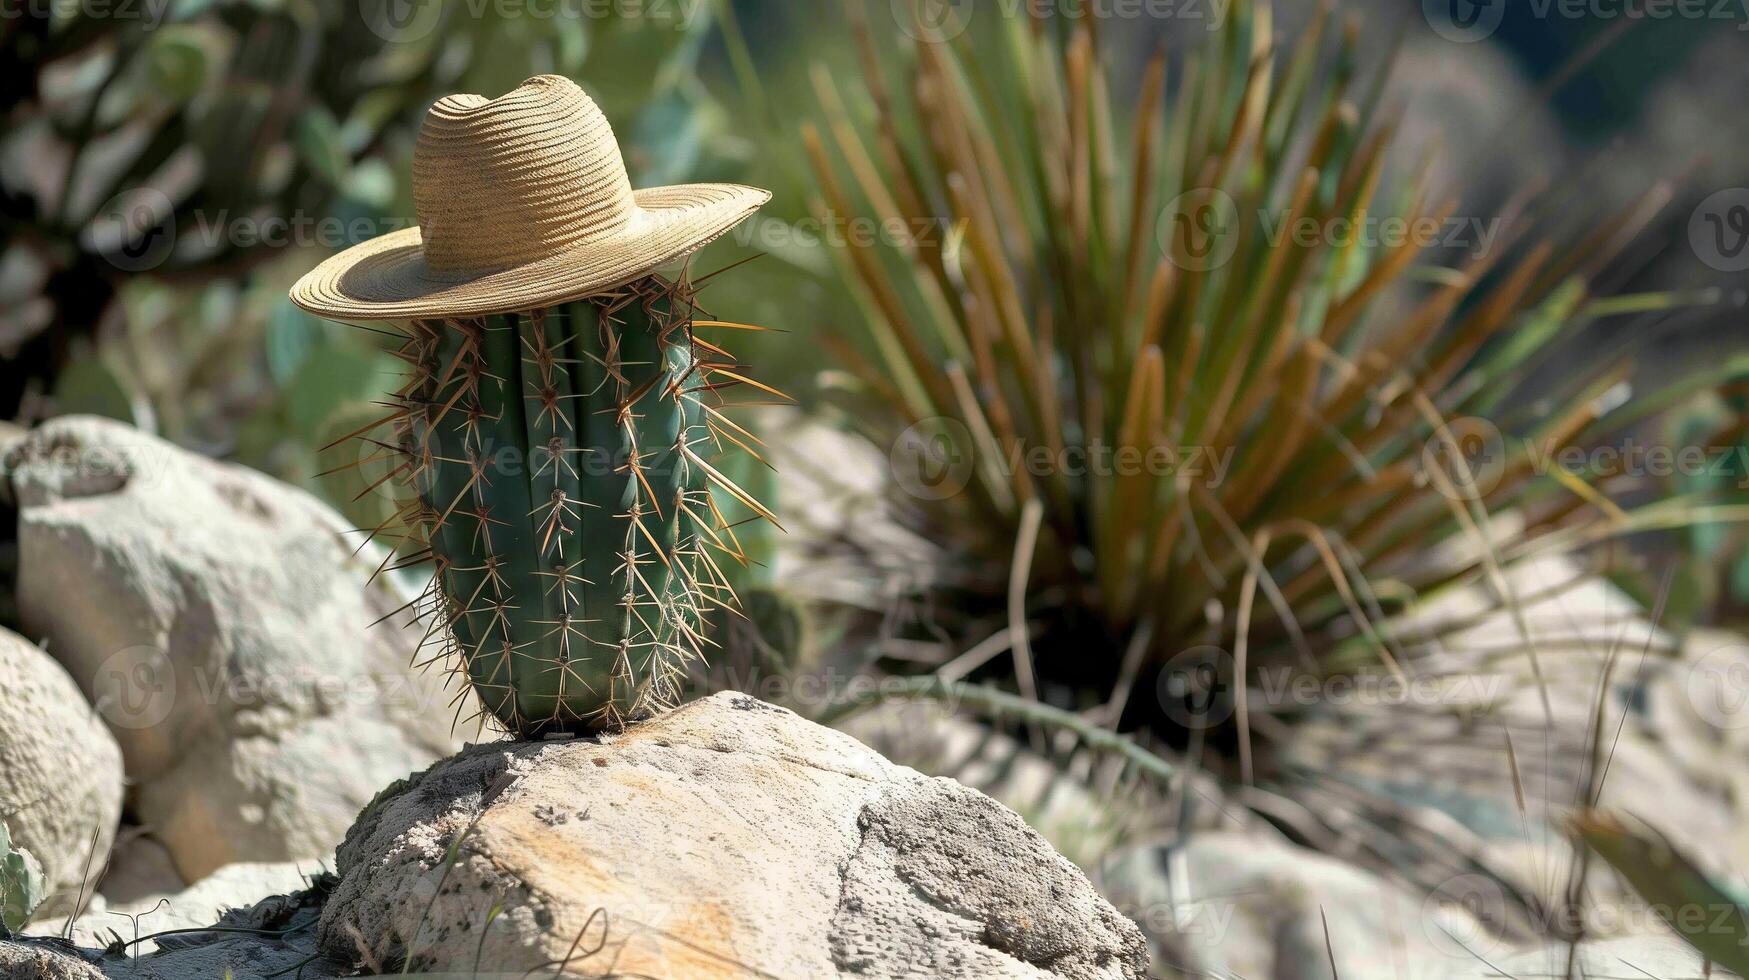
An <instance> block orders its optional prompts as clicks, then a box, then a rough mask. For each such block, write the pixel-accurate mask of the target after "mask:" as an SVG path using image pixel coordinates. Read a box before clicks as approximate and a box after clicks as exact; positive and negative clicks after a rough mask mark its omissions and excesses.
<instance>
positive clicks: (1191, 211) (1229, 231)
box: [1154, 187, 1239, 272]
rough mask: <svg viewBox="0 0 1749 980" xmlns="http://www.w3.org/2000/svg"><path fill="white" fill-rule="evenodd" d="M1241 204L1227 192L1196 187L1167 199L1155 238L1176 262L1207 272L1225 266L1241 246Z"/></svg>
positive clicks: (1186, 268) (1192, 270)
mask: <svg viewBox="0 0 1749 980" xmlns="http://www.w3.org/2000/svg"><path fill="white" fill-rule="evenodd" d="M1238 231H1239V205H1238V204H1237V203H1235V202H1234V201H1233V198H1232V197H1231V196H1230V195H1228V194H1227V193H1226V192H1225V191H1222V190H1218V189H1215V188H1212V187H1204V188H1196V189H1193V190H1188V191H1185V192H1184V193H1182V194H1180V195H1178V196H1177V197H1175V198H1173V199H1172V200H1171V201H1169V202H1167V204H1166V207H1164V208H1162V209H1161V211H1160V217H1159V219H1158V220H1157V221H1156V222H1155V224H1154V240H1155V241H1156V242H1158V243H1159V245H1160V250H1161V251H1162V252H1163V253H1164V254H1165V255H1166V257H1167V259H1169V260H1170V261H1171V262H1172V264H1173V265H1175V266H1177V267H1178V268H1180V269H1185V270H1187V271H1190V272H1207V271H1208V270H1210V269H1218V268H1220V267H1221V266H1223V265H1226V264H1227V263H1228V262H1229V261H1230V260H1231V259H1232V258H1233V253H1234V252H1235V251H1237V250H1238V248H1239V235H1238Z"/></svg>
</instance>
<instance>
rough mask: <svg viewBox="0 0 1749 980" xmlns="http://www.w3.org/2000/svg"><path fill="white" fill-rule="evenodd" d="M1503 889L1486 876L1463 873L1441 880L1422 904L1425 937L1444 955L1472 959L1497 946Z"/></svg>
mask: <svg viewBox="0 0 1749 980" xmlns="http://www.w3.org/2000/svg"><path fill="white" fill-rule="evenodd" d="M1505 919H1506V891H1505V889H1503V888H1501V887H1500V883H1499V882H1498V881H1495V880H1494V879H1493V878H1490V877H1488V876H1486V875H1480V874H1462V875H1457V876H1456V877H1453V878H1448V879H1446V880H1445V881H1443V882H1440V884H1439V886H1438V887H1436V888H1434V889H1433V890H1432V891H1430V892H1428V894H1427V898H1426V899H1425V900H1423V901H1422V903H1421V921H1422V922H1423V923H1425V928H1426V930H1427V938H1428V939H1429V940H1430V941H1431V942H1432V944H1433V946H1434V947H1435V948H1436V949H1438V950H1439V951H1440V952H1442V953H1444V954H1445V955H1447V956H1451V957H1454V958H1461V959H1463V960H1465V961H1466V962H1473V961H1474V960H1475V958H1476V957H1481V956H1486V955H1488V954H1489V953H1490V952H1492V951H1494V950H1495V949H1497V948H1498V947H1499V946H1500V943H1501V942H1502V940H1501V938H1500V935H1499V933H1497V932H1496V931H1495V929H1494V928H1490V926H1491V925H1492V926H1495V927H1497V926H1498V925H1499V924H1500V923H1502V922H1504V921H1505Z"/></svg>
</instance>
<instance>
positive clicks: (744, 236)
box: [729, 212, 965, 251]
mask: <svg viewBox="0 0 1749 980" xmlns="http://www.w3.org/2000/svg"><path fill="white" fill-rule="evenodd" d="M964 227H965V219H963V218H962V219H959V220H958V221H953V222H949V221H948V220H946V219H943V218H885V219H882V218H869V217H863V216H861V215H855V216H847V215H841V214H838V213H836V212H828V213H826V214H825V215H823V216H819V217H807V218H800V219H797V220H795V221H784V220H782V219H780V218H769V217H758V218H756V219H755V220H752V221H743V222H741V223H740V224H739V225H736V226H735V229H734V231H732V232H730V233H729V234H730V236H731V237H732V238H733V239H734V241H735V243H736V244H737V245H740V246H742V247H743V248H746V247H753V248H761V249H766V250H782V249H792V248H820V247H822V246H830V247H832V248H847V247H854V248H870V247H873V246H875V245H886V246H889V247H892V248H899V249H904V250H906V251H909V250H911V249H914V248H919V247H924V248H937V249H939V248H945V247H946V246H947V245H948V243H949V242H950V241H952V240H954V239H955V238H957V237H958V236H959V235H960V234H961V233H962V232H963V230H964Z"/></svg>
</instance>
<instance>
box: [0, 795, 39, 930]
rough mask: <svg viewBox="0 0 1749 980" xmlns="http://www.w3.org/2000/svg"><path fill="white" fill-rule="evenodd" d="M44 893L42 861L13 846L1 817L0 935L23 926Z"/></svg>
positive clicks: (27, 921)
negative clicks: (39, 861) (40, 862)
mask: <svg viewBox="0 0 1749 980" xmlns="http://www.w3.org/2000/svg"><path fill="white" fill-rule="evenodd" d="M46 897H48V887H47V885H46V884H45V883H44V881H43V869H42V865H40V864H38V863H37V860H36V858H35V857H32V856H31V853H30V852H29V851H26V850H25V849H23V848H17V849H14V848H13V846H12V832H11V831H9V830H8V829H7V828H6V821H4V820H0V935H10V934H12V933H15V932H17V931H18V930H20V929H23V928H24V927H25V925H26V924H28V923H29V922H30V916H31V913H33V912H35V911H36V908H37V906H39V905H41V904H42V903H43V899H44V898H46Z"/></svg>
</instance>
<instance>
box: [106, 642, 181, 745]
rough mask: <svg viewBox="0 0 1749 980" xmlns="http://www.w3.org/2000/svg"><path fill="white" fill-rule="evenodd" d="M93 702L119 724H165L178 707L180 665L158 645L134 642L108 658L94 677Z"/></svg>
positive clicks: (132, 727) (138, 726)
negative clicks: (177, 668)
mask: <svg viewBox="0 0 1749 980" xmlns="http://www.w3.org/2000/svg"><path fill="white" fill-rule="evenodd" d="M91 703H92V705H93V706H95V707H96V708H97V713H98V714H99V715H100V716H102V718H103V720H104V721H106V722H108V723H109V724H110V725H112V726H113V727H115V728H122V729H128V730H131V731H139V730H141V729H146V728H153V727H155V726H157V725H160V724H163V722H164V720H165V719H166V718H169V717H170V712H171V711H172V710H173V709H174V708H175V707H176V665H175V664H173V663H171V661H170V655H169V654H168V653H166V652H165V651H164V650H162V649H161V648H159V647H155V646H145V645H142V646H132V647H128V648H126V649H124V650H118V651H116V652H115V653H113V654H111V655H110V656H109V657H108V658H106V659H105V660H104V661H103V663H102V665H100V666H99V667H98V668H97V673H96V674H95V675H93V677H92V678H91Z"/></svg>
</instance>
